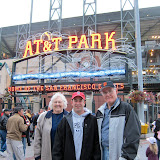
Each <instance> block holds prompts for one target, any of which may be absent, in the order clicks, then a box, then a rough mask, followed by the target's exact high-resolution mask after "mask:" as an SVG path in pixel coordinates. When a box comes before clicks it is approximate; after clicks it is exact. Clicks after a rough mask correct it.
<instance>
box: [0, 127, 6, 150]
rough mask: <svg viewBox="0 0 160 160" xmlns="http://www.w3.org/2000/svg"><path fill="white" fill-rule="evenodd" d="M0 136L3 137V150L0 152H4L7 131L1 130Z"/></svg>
mask: <svg viewBox="0 0 160 160" xmlns="http://www.w3.org/2000/svg"><path fill="white" fill-rule="evenodd" d="M0 136H1V149H0V151H2V152H4V151H5V150H6V136H7V131H6V130H0Z"/></svg>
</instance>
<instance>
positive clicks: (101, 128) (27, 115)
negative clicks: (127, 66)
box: [0, 81, 160, 160]
mask: <svg viewBox="0 0 160 160" xmlns="http://www.w3.org/2000/svg"><path fill="white" fill-rule="evenodd" d="M100 93H101V94H102V97H103V98H104V101H105V103H104V104H103V105H102V106H99V108H98V110H97V113H96V114H92V112H91V111H90V110H89V109H87V106H86V99H85V95H84V93H82V92H80V91H77V92H74V93H73V94H72V98H71V105H72V110H71V111H70V112H68V111H66V108H67V104H68V102H67V99H66V97H65V96H64V95H63V93H55V94H54V95H53V96H52V98H51V100H50V102H49V105H48V106H47V107H46V108H45V109H40V110H39V112H38V113H37V114H32V113H31V111H30V110H29V109H28V110H26V111H25V112H24V110H23V108H22V106H16V108H14V113H11V111H10V110H9V109H5V110H4V114H3V116H2V117H1V120H0V136H1V149H0V154H1V155H2V156H3V153H4V152H5V151H7V160H24V159H25V150H26V144H28V146H30V145H31V143H32V142H31V141H33V139H30V138H31V137H33V138H34V158H35V160H69V159H70V160H134V159H137V151H138V147H139V141H140V135H141V124H140V121H139V119H138V116H137V114H136V113H135V111H134V109H133V107H132V106H131V105H130V104H129V103H127V102H124V101H121V99H120V98H118V96H117V94H118V90H117V88H116V87H115V86H114V84H113V82H111V81H109V82H104V83H102V88H101V90H100ZM159 118H160V117H159ZM159 120H160V119H159ZM158 127H159V128H158ZM159 130H160V123H159V124H158V120H157V121H156V122H155V128H154V132H155V137H150V138H148V139H147V141H148V142H149V144H150V145H149V147H148V148H147V150H146V156H147V157H148V159H149V160H151V159H152V160H154V159H153V158H155V160H157V159H158V157H159V153H160V152H158V151H160V148H159V146H160V145H159V141H160V140H159V139H158V133H159ZM157 144H158V145H157ZM4 156H5V155H4Z"/></svg>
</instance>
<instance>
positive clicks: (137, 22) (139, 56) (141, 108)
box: [134, 0, 144, 122]
mask: <svg viewBox="0 0 160 160" xmlns="http://www.w3.org/2000/svg"><path fill="white" fill-rule="evenodd" d="M134 14H135V29H136V30H135V38H136V52H137V70H138V90H140V91H143V75H142V52H141V33H140V18H139V8H138V0H134ZM138 105H139V107H138V108H139V118H140V120H141V121H142V122H144V104H143V103H139V104H138Z"/></svg>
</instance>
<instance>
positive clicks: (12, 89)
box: [8, 83, 124, 92]
mask: <svg viewBox="0 0 160 160" xmlns="http://www.w3.org/2000/svg"><path fill="white" fill-rule="evenodd" d="M115 85H116V87H117V88H118V89H123V88H124V84H118V83H117V84H115ZM100 89H101V84H98V83H93V84H74V85H50V86H49V85H46V86H16V87H15V86H14V87H8V91H9V92H16V91H28V92H30V91H35V92H37V91H38V92H42V91H46V92H50V91H53V92H54V91H87V90H92V91H94V90H95V91H99V90H100Z"/></svg>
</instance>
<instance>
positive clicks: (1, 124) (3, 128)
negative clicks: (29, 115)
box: [0, 109, 10, 157]
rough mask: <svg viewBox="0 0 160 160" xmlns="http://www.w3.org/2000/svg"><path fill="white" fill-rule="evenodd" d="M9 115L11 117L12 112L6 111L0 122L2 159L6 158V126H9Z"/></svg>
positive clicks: (0, 153)
mask: <svg viewBox="0 0 160 160" xmlns="http://www.w3.org/2000/svg"><path fill="white" fill-rule="evenodd" d="M9 115H10V110H9V109H4V114H3V116H2V117H1V120H0V137H1V149H0V155H1V156H2V157H5V154H4V151H5V150H6V136H7V129H6V125H7V121H8V118H9Z"/></svg>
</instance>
